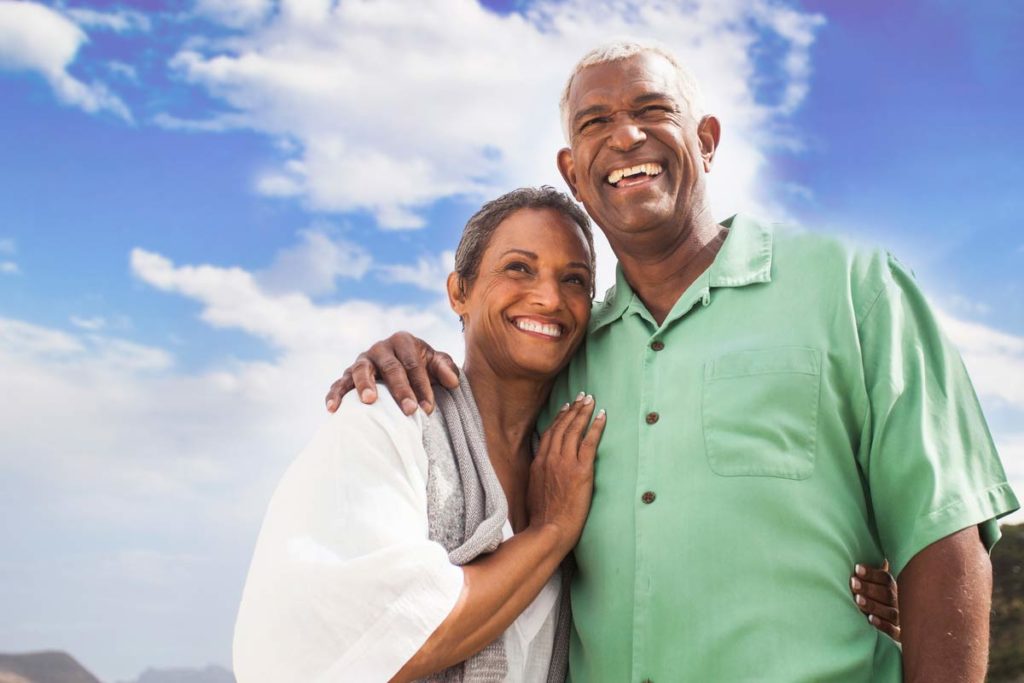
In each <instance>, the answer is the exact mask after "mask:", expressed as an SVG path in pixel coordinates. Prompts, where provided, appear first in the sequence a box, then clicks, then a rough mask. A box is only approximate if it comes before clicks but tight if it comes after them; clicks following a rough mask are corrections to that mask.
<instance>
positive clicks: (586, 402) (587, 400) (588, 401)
mask: <svg viewBox="0 0 1024 683" xmlns="http://www.w3.org/2000/svg"><path fill="white" fill-rule="evenodd" d="M593 402H594V397H593V396H591V395H590V394H587V396H586V398H584V399H583V405H585V406H589V405H590V404H591V403H593Z"/></svg>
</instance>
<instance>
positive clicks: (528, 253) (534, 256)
mask: <svg viewBox="0 0 1024 683" xmlns="http://www.w3.org/2000/svg"><path fill="white" fill-rule="evenodd" d="M509 254H521V255H523V256H527V257H529V258H532V259H534V260H537V258H538V256H537V254H535V253H533V252H532V251H527V250H526V249H517V248H515V247H513V248H512V249H506V250H505V252H504V253H503V254H502V257H505V256H508V255H509Z"/></svg>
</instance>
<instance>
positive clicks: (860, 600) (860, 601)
mask: <svg viewBox="0 0 1024 683" xmlns="http://www.w3.org/2000/svg"><path fill="white" fill-rule="evenodd" d="M857 604H858V605H860V606H861V607H863V606H864V605H866V604H868V601H867V600H865V599H864V596H863V595H858V596H857Z"/></svg>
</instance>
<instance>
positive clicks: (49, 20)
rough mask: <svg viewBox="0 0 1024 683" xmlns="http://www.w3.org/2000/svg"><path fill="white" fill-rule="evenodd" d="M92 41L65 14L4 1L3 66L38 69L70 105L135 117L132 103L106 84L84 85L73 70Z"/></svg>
mask: <svg viewBox="0 0 1024 683" xmlns="http://www.w3.org/2000/svg"><path fill="white" fill-rule="evenodd" d="M87 40H88V37H87V36H86V34H85V33H84V32H83V31H82V29H81V28H79V27H78V26H77V25H76V24H75V23H74V22H72V21H71V20H70V19H68V18H67V17H66V16H64V15H63V14H61V13H60V12H57V11H55V10H52V9H50V8H48V7H45V6H43V5H39V4H36V3H34V2H22V1H20V0H0V69H9V70H14V71H32V72H36V73H38V74H40V75H41V76H42V77H43V78H45V79H46V81H47V82H48V83H49V84H50V87H51V88H52V89H53V92H54V94H55V95H56V96H57V98H58V99H59V100H61V101H62V102H64V103H65V104H69V105H71V106H75V107H79V108H81V109H83V110H85V111H87V112H89V113H97V112H101V111H107V112H110V113H112V114H114V115H115V116H118V117H120V118H122V119H124V120H126V121H130V120H131V118H132V117H131V112H129V110H128V107H127V106H126V105H125V103H124V102H122V101H121V99H120V98H118V97H117V96H116V95H114V94H113V93H111V92H110V91H109V90H108V89H107V87H106V86H105V85H103V84H102V83H99V82H93V83H84V82H82V81H80V80H78V79H77V78H75V77H74V76H72V75H71V74H70V73H68V67H69V66H70V65H71V63H72V62H74V60H75V57H76V55H77V54H78V50H79V48H80V47H81V46H82V45H83V44H84V43H85V42H86V41H87Z"/></svg>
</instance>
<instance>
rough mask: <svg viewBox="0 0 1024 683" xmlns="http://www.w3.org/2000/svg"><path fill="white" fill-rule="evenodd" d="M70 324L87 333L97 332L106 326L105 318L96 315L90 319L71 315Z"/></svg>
mask: <svg viewBox="0 0 1024 683" xmlns="http://www.w3.org/2000/svg"><path fill="white" fill-rule="evenodd" d="M71 324H72V325H74V326H75V327H77V328H80V329H83V330H87V331H89V332H99V331H100V330H102V329H103V328H104V327H106V326H107V321H106V319H105V318H103V317H101V316H98V315H97V316H92V317H90V318H85V317H82V316H78V315H73V316H71Z"/></svg>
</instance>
